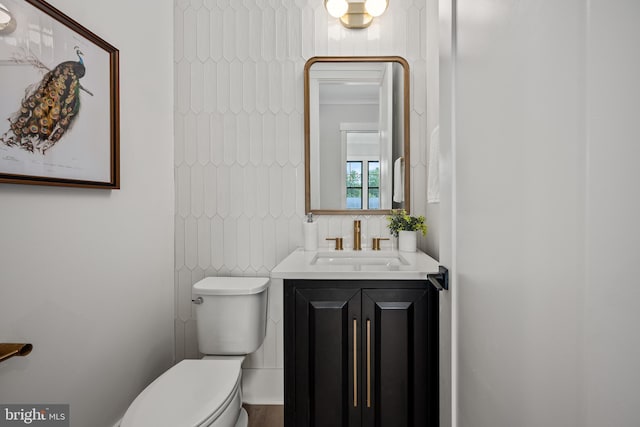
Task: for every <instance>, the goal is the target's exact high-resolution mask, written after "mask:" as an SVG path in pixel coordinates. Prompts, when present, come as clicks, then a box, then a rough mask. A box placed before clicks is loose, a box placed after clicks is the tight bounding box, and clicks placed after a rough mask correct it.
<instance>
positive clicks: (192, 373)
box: [121, 360, 241, 427]
mask: <svg viewBox="0 0 640 427" xmlns="http://www.w3.org/2000/svg"><path fill="white" fill-rule="evenodd" d="M240 364H241V362H240V361H239V360H183V361H182V362H180V363H178V364H177V365H175V366H174V367H172V368H171V369H169V370H168V371H167V372H165V373H164V374H162V375H161V376H160V377H158V378H157V379H156V380H155V381H154V382H152V383H151V384H150V385H149V386H148V387H147V388H146V389H144V390H143V391H142V393H140V394H139V395H138V397H137V398H136V400H134V401H133V403H132V404H131V406H130V407H129V409H128V410H127V412H126V414H125V415H124V418H123V419H122V423H121V427H129V426H134V427H147V426H148V427H176V426H199V425H201V424H202V423H203V422H204V421H208V420H212V419H215V418H216V417H217V416H218V414H219V413H220V412H222V411H224V410H225V409H226V407H227V406H228V404H229V402H230V401H231V400H232V399H231V398H232V397H233V395H234V394H235V392H236V391H237V389H238V387H239V383H240V372H241V369H240Z"/></svg>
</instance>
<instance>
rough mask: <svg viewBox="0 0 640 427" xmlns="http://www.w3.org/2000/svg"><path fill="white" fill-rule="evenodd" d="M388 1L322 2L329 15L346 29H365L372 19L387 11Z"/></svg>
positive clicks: (325, 0)
mask: <svg viewBox="0 0 640 427" xmlns="http://www.w3.org/2000/svg"><path fill="white" fill-rule="evenodd" d="M387 6H389V0H364V1H353V2H349V1H347V0H324V7H325V8H326V9H327V12H329V15H331V16H333V17H334V18H338V19H339V20H340V23H341V24H342V25H344V26H345V27H346V28H352V29H358V28H367V27H368V26H369V25H371V22H372V21H373V18H375V17H378V16H380V15H382V14H383V13H384V11H385V10H387Z"/></svg>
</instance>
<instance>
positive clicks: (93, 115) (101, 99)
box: [0, 0, 119, 189]
mask: <svg viewBox="0 0 640 427" xmlns="http://www.w3.org/2000/svg"><path fill="white" fill-rule="evenodd" d="M3 22H4V24H3ZM0 93H1V94H2V95H1V97H0V182H11V183H25V184H43V185H65V186H81V187H96V188H111V189H113V188H119V159H118V155H119V140H118V139H119V138H118V114H119V108H118V50H117V49H116V48H114V47H112V46H111V45H109V44H108V43H107V42H105V41H104V40H102V39H100V38H99V37H97V36H96V35H95V34H93V33H91V32H90V31H89V30H87V29H86V28H84V27H82V26H81V25H80V24H78V23H77V22H75V21H73V20H72V19H70V18H69V17H67V16H66V15H64V14H62V13H61V12H60V11H58V10H57V9H55V8H53V7H52V6H50V5H49V4H48V3H46V2H44V1H41V0H0Z"/></svg>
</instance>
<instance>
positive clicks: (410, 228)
mask: <svg viewBox="0 0 640 427" xmlns="http://www.w3.org/2000/svg"><path fill="white" fill-rule="evenodd" d="M387 220H388V221H389V230H390V231H391V234H392V235H393V236H395V237H397V238H398V250H401V251H403V252H415V251H416V246H417V232H418V231H421V232H422V235H423V236H426V235H427V225H426V224H425V223H424V221H425V219H424V216H422V215H420V216H417V217H416V216H411V215H408V214H407V211H406V210H404V209H396V210H393V211H391V215H388V216H387Z"/></svg>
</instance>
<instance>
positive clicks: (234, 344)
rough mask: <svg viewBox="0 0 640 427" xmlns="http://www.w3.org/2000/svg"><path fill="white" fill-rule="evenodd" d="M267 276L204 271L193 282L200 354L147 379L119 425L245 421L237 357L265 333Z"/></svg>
mask: <svg viewBox="0 0 640 427" xmlns="http://www.w3.org/2000/svg"><path fill="white" fill-rule="evenodd" d="M268 286H269V279H268V278H256V277H252V278H247V277H226V278H222V277H208V278H205V279H203V280H201V281H200V282H198V283H196V284H195V285H193V295H194V302H195V303H196V304H197V305H196V320H197V325H198V348H199V350H200V352H201V353H204V354H207V356H205V357H204V358H203V359H200V360H183V361H181V362H180V363H178V364H176V365H175V366H173V367H172V368H171V369H169V370H168V371H167V372H165V373H164V374H162V375H161V376H160V377H158V378H157V379H156V380H155V381H154V382H152V383H151V384H150V385H149V386H148V387H147V388H145V389H144V390H143V391H142V393H140V394H139V395H138V397H137V398H136V399H135V400H134V401H133V403H132V404H131V405H130V406H129V409H127V412H126V413H125V416H124V418H123V419H122V422H121V424H120V427H246V426H247V423H248V417H247V413H246V411H245V410H244V409H243V408H242V361H243V360H244V357H245V355H246V354H249V353H252V352H254V351H255V350H257V349H258V347H259V346H260V345H262V341H263V340H264V335H265V333H266V318H267V312H266V311H267V289H268Z"/></svg>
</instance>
